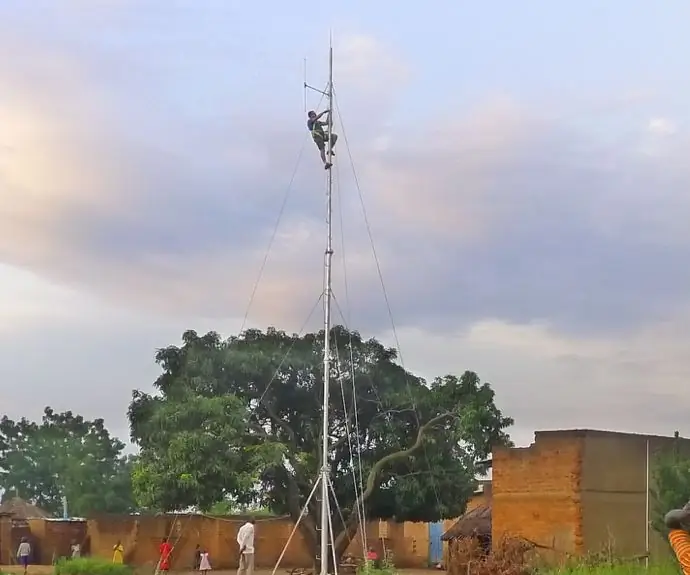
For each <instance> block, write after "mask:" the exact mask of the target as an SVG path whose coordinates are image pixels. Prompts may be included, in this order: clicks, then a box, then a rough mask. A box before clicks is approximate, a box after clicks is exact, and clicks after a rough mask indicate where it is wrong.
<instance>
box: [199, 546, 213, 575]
mask: <svg viewBox="0 0 690 575" xmlns="http://www.w3.org/2000/svg"><path fill="white" fill-rule="evenodd" d="M199 557H200V558H199V571H201V575H206V574H207V573H208V572H209V571H210V570H211V561H210V560H209V558H208V551H206V549H202V550H201V552H200V554H199Z"/></svg>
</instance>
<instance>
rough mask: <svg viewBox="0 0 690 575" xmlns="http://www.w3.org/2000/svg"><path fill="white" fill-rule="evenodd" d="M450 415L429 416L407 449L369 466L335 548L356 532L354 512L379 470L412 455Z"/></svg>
mask: <svg viewBox="0 0 690 575" xmlns="http://www.w3.org/2000/svg"><path fill="white" fill-rule="evenodd" d="M452 416H453V414H452V413H442V414H441V415H437V416H436V417H433V418H431V419H430V420H429V421H427V422H426V423H425V424H424V425H422V426H421V427H420V428H419V430H418V431H417V439H416V440H415V442H414V443H413V444H412V445H411V446H410V447H408V448H407V449H402V450H400V451H396V452H394V453H389V454H388V455H385V456H384V457H382V458H381V459H379V460H378V461H377V462H376V463H375V464H374V466H373V467H372V468H371V471H370V472H369V475H368V476H367V486H366V489H365V490H364V492H363V493H362V494H361V495H360V496H359V497H358V498H357V500H356V502H355V505H354V509H353V511H352V512H350V516H349V517H348V518H347V524H346V528H345V530H344V531H342V532H341V533H340V534H338V536H337V537H336V540H335V546H336V549H338V550H339V549H340V547H341V546H342V545H343V543H344V542H345V541H350V540H351V539H352V537H353V536H354V534H355V533H356V532H357V519H358V514H357V513H356V509H357V507H359V506H361V505H362V504H363V503H364V502H366V500H367V499H369V497H371V495H372V494H373V493H374V491H375V490H376V488H377V487H378V484H379V480H380V477H381V472H382V471H383V470H384V469H385V468H386V466H387V465H390V464H391V463H393V462H394V461H397V460H399V459H405V458H407V457H410V456H412V455H414V452H415V451H417V450H418V449H419V448H420V447H421V446H422V442H423V441H424V435H425V434H426V432H427V431H428V430H429V429H431V428H432V427H434V426H435V425H436V424H437V423H440V422H441V421H444V420H445V419H448V418H450V417H452ZM343 551H344V548H343Z"/></svg>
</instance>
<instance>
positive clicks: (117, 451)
mask: <svg viewBox="0 0 690 575" xmlns="http://www.w3.org/2000/svg"><path fill="white" fill-rule="evenodd" d="M123 449H124V444H123V443H122V442H121V441H119V440H118V439H115V438H113V437H111V436H110V434H109V433H108V430H107V429H106V428H105V426H104V424H103V420H102V419H96V420H94V421H88V420H85V419H84V418H83V417H81V416H80V415H74V414H72V412H71V411H67V412H64V413H56V412H54V411H53V410H52V409H51V408H50V407H46V408H45V410H44V413H43V418H42V421H41V423H36V422H33V421H29V420H27V419H21V420H19V421H13V420H11V419H9V418H8V417H3V418H2V420H0V485H1V486H2V488H3V490H4V492H3V498H9V497H14V496H15V495H18V496H19V497H21V498H23V499H25V500H27V501H30V502H31V503H34V504H36V505H38V506H39V507H41V508H42V509H44V510H46V511H48V512H49V513H53V514H58V513H59V512H60V510H61V509H62V497H63V495H65V496H67V500H68V502H69V507H70V511H71V513H72V514H73V515H87V514H90V513H99V512H127V511H131V510H132V507H133V498H132V489H131V480H130V472H131V468H132V462H131V460H129V459H127V458H125V457H123V455H122V451H123Z"/></svg>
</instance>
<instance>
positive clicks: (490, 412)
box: [129, 327, 512, 553]
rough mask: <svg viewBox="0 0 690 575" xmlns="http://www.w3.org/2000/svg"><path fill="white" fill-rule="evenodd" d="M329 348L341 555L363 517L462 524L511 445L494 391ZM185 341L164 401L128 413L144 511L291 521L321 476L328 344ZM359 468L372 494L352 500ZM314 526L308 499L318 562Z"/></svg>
mask: <svg viewBox="0 0 690 575" xmlns="http://www.w3.org/2000/svg"><path fill="white" fill-rule="evenodd" d="M331 338H332V342H331V344H332V345H331V347H332V349H333V350H336V351H337V350H340V351H341V352H343V353H341V354H340V356H337V355H335V353H334V357H333V360H334V361H333V363H332V366H333V367H332V373H331V374H330V375H331V379H330V381H331V384H330V388H329V389H330V410H329V418H330V429H329V436H330V437H329V440H330V446H331V450H330V458H329V461H328V465H329V469H330V479H331V483H332V485H333V489H334V491H335V494H336V496H337V500H338V503H339V505H340V508H341V511H342V513H343V517H342V518H340V516H339V514H337V516H336V517H334V522H335V524H334V530H335V532H336V533H337V534H338V535H337V537H336V539H337V541H336V547H337V551H338V552H339V553H340V552H342V551H343V550H344V549H345V547H346V546H347V543H348V540H349V538H350V537H351V536H352V535H353V534H354V532H355V531H356V528H357V524H358V521H357V509H358V508H359V507H360V504H363V505H364V508H365V510H366V513H367V516H368V517H371V518H374V517H379V518H383V519H387V518H395V519H398V520H417V521H423V520H426V521H434V520H438V519H439V518H441V517H455V516H457V515H459V514H461V513H462V512H463V511H464V509H465V504H466V501H467V499H468V498H469V496H470V495H471V493H472V491H473V488H474V475H475V472H476V464H477V462H478V461H480V460H483V459H485V458H486V457H487V456H488V454H489V453H490V451H491V446H492V445H494V444H497V443H507V442H508V436H507V435H506V434H505V432H504V429H505V428H506V427H508V426H509V425H510V424H512V420H511V419H510V418H507V417H504V416H503V415H502V413H501V412H500V410H499V409H498V408H497V407H496V405H495V404H494V392H493V390H492V389H491V387H490V386H489V385H488V384H485V383H484V384H482V383H481V382H480V380H479V378H478V377H477V375H476V374H475V373H472V372H466V373H464V374H463V375H462V377H459V378H458V377H456V376H452V375H448V376H445V377H442V378H438V379H436V380H434V381H433V382H432V383H431V385H427V384H426V383H425V382H424V381H423V380H422V379H421V378H419V377H417V376H415V375H413V374H411V373H409V372H406V371H405V370H403V369H402V367H400V365H399V364H397V363H396V351H395V350H394V349H390V348H386V347H384V346H383V345H381V344H380V343H379V342H378V341H376V340H375V339H370V340H363V339H362V338H361V336H360V335H359V333H357V332H349V331H348V330H346V329H344V328H342V327H336V328H334V329H333V331H332V334H331ZM182 339H183V345H182V346H181V347H177V346H171V347H168V348H165V349H162V350H160V351H159V352H158V354H157V357H156V360H157V362H158V363H159V364H160V366H161V367H162V374H161V375H160V376H159V377H158V379H157V381H156V382H155V384H154V385H155V388H156V389H157V392H158V393H157V394H156V395H149V394H145V393H141V392H135V393H134V396H133V399H132V403H131V405H130V410H129V419H130V425H131V434H132V439H133V440H134V441H135V442H136V443H137V444H138V445H139V446H140V447H141V456H140V457H141V458H140V461H139V462H138V464H137V468H136V471H135V475H134V487H135V492H136V496H137V498H138V500H139V502H140V503H141V504H143V505H146V506H149V507H153V508H156V509H162V510H173V509H179V508H182V507H186V506H189V505H198V506H199V507H201V508H203V509H208V508H210V507H211V506H213V504H214V503H215V502H217V501H222V500H225V499H231V500H233V501H236V502H237V503H238V504H240V505H242V504H254V505H261V506H264V507H268V508H270V509H272V510H273V511H275V512H276V513H289V514H290V515H291V516H292V517H293V518H296V517H297V516H299V514H300V512H301V510H302V507H303V506H304V504H305V501H306V499H307V496H308V494H309V493H310V491H311V488H312V486H313V482H314V480H315V478H316V477H317V474H318V471H319V469H320V468H321V461H320V447H319V446H320V442H321V440H320V435H321V419H322V414H321V411H322V410H321V401H322V400H321V398H322V389H323V343H324V334H323V332H321V333H316V334H307V335H304V336H302V337H299V336H296V335H288V334H286V333H284V332H280V331H277V330H275V329H269V330H267V331H266V332H262V331H259V330H249V331H247V332H245V333H243V334H242V335H240V336H237V337H233V338H231V339H229V340H227V341H223V340H221V338H220V336H218V334H216V333H214V332H211V333H208V334H206V335H204V336H202V337H199V336H198V335H197V334H196V333H195V332H193V331H188V332H186V333H185V334H184V335H183V338H182ZM341 383H342V386H341ZM355 408H356V409H355ZM355 416H356V418H355ZM351 446H352V449H351ZM357 446H359V449H361V452H357V449H358V448H357ZM353 450H354V454H353ZM360 459H361V469H362V478H363V483H364V492H363V494H361V495H360V499H359V501H356V498H355V486H356V485H358V484H359V481H360V477H359V476H358V472H359V470H358V469H357V473H355V470H354V468H353V460H356V461H357V462H358V463H359V460H360ZM357 467H358V466H357ZM353 476H354V477H353ZM334 508H335V504H334ZM317 519H318V505H317V502H316V501H315V500H312V501H311V505H310V507H309V509H308V516H307V517H306V519H305V520H304V521H303V522H301V523H300V527H301V529H302V534H303V536H304V538H305V541H306V542H307V544H308V545H309V546H310V547H311V548H312V550H315V548H316V524H317V522H318V521H317Z"/></svg>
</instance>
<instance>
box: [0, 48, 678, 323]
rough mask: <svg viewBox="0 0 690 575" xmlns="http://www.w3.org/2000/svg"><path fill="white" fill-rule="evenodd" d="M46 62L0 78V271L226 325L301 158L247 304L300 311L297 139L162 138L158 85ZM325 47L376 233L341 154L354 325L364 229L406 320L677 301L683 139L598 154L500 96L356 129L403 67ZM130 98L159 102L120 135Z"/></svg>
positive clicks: (315, 221) (371, 296) (269, 311)
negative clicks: (651, 151) (0, 92)
mask: <svg viewBox="0 0 690 575" xmlns="http://www.w3.org/2000/svg"><path fill="white" fill-rule="evenodd" d="M14 41H15V42H18V41H19V40H17V39H15V40H14ZM17 49H18V48H17ZM49 50H50V48H49V47H46V48H45V51H44V50H43V49H40V48H38V47H37V45H36V44H32V45H26V46H24V49H23V50H21V52H22V53H23V54H24V56H23V57H22V59H20V60H18V61H3V63H2V64H0V77H2V79H3V84H6V85H9V86H12V90H11V91H10V92H9V95H6V96H5V99H4V101H3V102H2V106H1V107H0V120H1V121H2V122H3V125H4V126H5V127H6V129H5V133H4V141H5V145H6V146H9V147H10V148H11V150H10V151H6V152H5V153H4V154H3V162H2V169H1V171H0V177H1V178H2V182H3V188H2V192H1V193H2V195H3V197H4V198H6V199H8V200H9V199H11V201H5V202H4V203H3V207H2V208H0V223H1V224H2V226H1V228H0V229H1V231H0V256H2V258H3V260H4V261H5V262H7V263H9V264H12V265H20V266H24V267H26V268H28V269H31V270H33V271H34V272H36V273H39V274H42V275H44V276H45V277H48V278H51V279H53V280H55V281H59V282H64V283H69V284H70V285H72V286H74V287H81V288H84V289H89V290H91V291H93V292H94V293H97V294H100V295H101V296H102V297H106V298H110V299H111V300H112V301H123V302H127V305H131V306H135V307H136V306H139V307H140V308H145V309H156V310H158V311H160V312H162V313H167V314H172V315H175V314H178V313H188V314H201V315H205V316H209V317H232V316H240V317H241V316H242V315H244V312H245V311H246V305H247V301H248V298H249V294H250V293H251V292H252V290H253V287H254V285H255V282H256V279H257V274H258V268H259V266H260V262H261V261H262V260H263V257H264V256H265V250H266V247H267V245H268V243H269V240H270V238H271V236H272V234H273V233H274V225H275V218H276V215H277V211H278V206H279V204H280V203H281V201H282V198H283V197H284V194H285V189H286V186H287V184H288V181H289V175H290V174H291V173H292V172H293V171H294V169H295V164H294V162H295V160H296V156H297V155H298V151H299V149H300V146H306V147H305V148H303V154H302V158H301V161H300V162H299V163H298V166H297V171H296V175H295V178H294V181H293V182H292V186H291V188H292V189H291V192H290V194H289V198H288V202H287V205H286V210H285V212H284V213H283V216H282V219H281V222H280V227H279V228H278V230H277V232H278V233H277V236H276V241H275V242H274V244H273V245H272V247H271V250H270V253H269V258H268V262H267V266H266V268H265V273H264V275H263V277H262V278H261V282H260V284H259V286H258V290H257V295H256V298H255V302H254V305H253V307H252V310H251V313H252V315H251V317H252V319H253V320H255V321H258V322H260V323H267V322H270V323H277V324H278V325H281V324H283V323H286V322H292V323H299V322H300V321H301V320H302V319H303V318H304V317H306V314H307V313H308V310H309V309H311V307H312V306H313V303H314V301H315V300H316V298H317V297H318V295H319V291H320V287H321V283H322V279H321V278H322V270H321V259H322V255H321V254H322V251H323V241H324V236H323V234H324V225H323V200H322V198H323V189H324V187H323V184H324V180H323V177H324V176H323V172H320V171H319V164H318V157H317V154H316V151H315V150H314V149H313V146H312V143H311V142H310V141H309V139H308V135H306V134H305V133H304V132H303V131H301V130H297V129H295V127H291V126H290V125H289V124H288V123H287V122H286V120H285V119H283V118H279V117H277V116H271V115H270V114H269V115H268V116H264V115H260V116H256V115H253V114H250V115H249V116H247V115H240V114H239V113H238V111H232V112H231V113H229V114H228V113H227V111H224V112H223V114H224V115H223V116H222V118H221V119H214V121H209V120H208V119H206V118H198V117H194V116H184V115H183V116H180V117H177V118H173V119H172V121H168V122H167V124H166V122H165V121H164V118H165V119H169V118H170V115H169V114H170V110H169V106H170V105H172V102H171V101H168V100H166V95H165V94H163V93H161V92H156V90H160V88H159V87H156V86H155V85H146V84H143V87H144V88H145V90H144V91H143V92H142V91H141V90H142V84H139V83H138V82H139V80H138V81H137V82H135V83H134V84H133V86H132V87H131V90H130V91H128V90H127V84H124V85H120V86H119V89H118V90H117V91H115V92H111V91H110V90H107V89H104V88H100V89H99V87H98V86H94V84H93V82H94V78H101V77H106V76H107V74H108V70H107V69H102V68H101V69H99V71H98V73H96V72H94V68H93V63H92V61H91V60H90V59H86V60H80V59H79V58H78V57H76V55H74V54H70V53H69V52H68V51H67V48H64V49H63V51H62V52H61V51H60V50H58V51H53V52H49ZM336 51H337V54H338V58H339V60H338V66H339V68H340V70H341V71H342V74H343V77H344V78H346V79H347V82H345V83H344V85H345V86H348V87H349V88H346V89H345V90H344V94H343V96H342V102H343V110H344V112H345V113H348V117H347V120H348V125H347V127H348V129H349V131H350V133H351V134H352V133H354V134H355V136H354V137H353V140H352V142H351V145H352V147H351V149H350V150H349V151H351V152H352V153H353V155H354V159H355V162H356V173H357V176H358V180H357V181H358V182H359V184H361V189H360V191H361V192H362V193H363V195H364V197H365V202H366V206H367V210H368V215H369V223H370V224H371V225H372V229H371V230H368V229H367V227H366V225H365V224H364V221H363V219H362V214H361V206H360V202H359V196H358V193H357V189H356V186H355V181H354V178H353V173H352V170H351V167H350V165H349V157H348V149H347V148H346V147H345V146H344V143H345V142H344V140H343V143H342V144H341V145H340V154H339V156H338V170H337V173H336V184H337V185H336V188H337V193H338V200H339V204H337V206H336V207H337V210H336V215H335V219H336V222H335V224H336V235H335V237H336V254H337V257H342V253H343V252H345V257H346V259H347V268H348V269H347V273H348V280H349V285H348V291H349V294H350V296H351V298H350V299H351V303H352V312H351V314H352V315H351V317H352V318H353V321H357V322H358V324H361V325H362V327H363V328H368V329H374V330H380V329H383V328H385V326H386V325H388V323H389V322H388V319H387V312H386V305H385V301H384V298H383V297H382V295H381V287H380V285H379V280H378V272H377V269H376V266H375V262H374V260H373V257H372V250H371V245H370V241H369V236H368V233H369V232H370V231H371V232H372V233H373V235H374V239H375V241H376V243H375V245H376V248H377V250H378V255H379V257H380V262H381V263H382V266H383V272H384V277H385V279H386V284H387V286H388V288H389V291H390V293H391V295H390V299H391V301H392V303H393V309H394V312H395V316H396V318H397V319H398V321H399V322H401V323H402V324H403V325H423V326H425V327H427V328H434V329H454V327H455V326H457V325H461V324H463V323H466V322H475V321H479V320H481V319H482V318H484V317H486V316H487V314H493V315H495V316H497V317H501V318H504V319H506V320H509V321H515V322H525V321H530V320H532V319H534V318H538V319H539V318H549V319H550V320H551V321H553V322H554V323H555V324H556V325H558V326H559V327H561V328H564V329H567V330H571V331H576V332H578V331H579V332H581V331H587V330H594V331H596V330H599V329H618V328H621V327H625V326H627V325H636V324H638V323H640V322H644V321H646V320H648V319H650V318H651V319H654V320H658V319H660V318H661V317H663V316H664V314H669V313H672V311H673V309H674V306H676V305H678V304H680V303H682V302H683V301H685V297H686V296H685V294H686V293H687V291H688V288H689V287H690V272H688V271H686V270H684V268H683V267H682V266H677V265H676V262H677V261H682V260H683V259H684V258H687V256H688V255H689V254H688V250H689V248H690V243H689V241H688V240H689V238H688V236H687V232H686V226H685V222H686V215H687V214H688V208H689V207H690V206H689V205H688V201H687V199H686V195H685V193H684V190H685V189H687V184H688V183H689V182H690V174H688V172H687V170H684V169H683V168H682V167H681V165H680V164H678V163H677V162H676V158H677V157H678V154H679V153H680V151H681V150H684V149H685V148H684V144H683V140H682V139H679V140H678V141H677V144H676V145H677V148H671V149H670V150H668V149H667V150H665V152H664V153H663V154H656V155H654V156H649V155H648V154H647V155H646V154H644V153H643V152H642V151H641V149H642V148H641V146H642V144H643V143H644V142H645V141H646V140H645V139H644V138H645V135H644V133H643V132H642V131H640V132H639V133H636V134H632V135H629V136H627V139H624V140H621V139H615V140H614V142H613V143H611V141H610V140H606V139H603V138H601V137H598V136H597V134H594V133H591V132H590V131H588V130H586V129H575V128H573V127H572V126H571V125H570V124H568V123H566V122H564V121H563V119H562V118H559V116H558V115H555V116H554V115H545V114H540V113H539V112H537V111H535V110H532V109H530V108H529V107H528V106H526V105H524V104H520V103H519V102H516V101H514V100H511V99H510V98H507V97H497V98H493V99H489V100H487V101H486V102H485V103H483V104H482V105H480V106H478V107H476V108H474V109H469V110H463V109H460V108H458V109H456V110H450V111H448V110H444V111H443V113H442V114H438V115H437V116H433V117H430V118H427V121H425V122H424V123H423V124H420V125H419V126H418V127H416V128H415V127H412V126H405V125H399V124H398V125H389V124H388V119H387V117H386V115H385V113H382V114H378V113H377V114H376V115H375V118H376V119H375V122H374V123H373V124H372V122H370V121H369V120H370V119H371V115H365V116H362V115H361V114H360V113H359V111H361V110H366V108H367V107H368V106H370V105H371V103H373V102H374V101H376V99H375V98H374V93H375V92H377V90H378V92H377V94H376V97H379V96H380V97H389V96H390V95H391V94H392V93H393V89H394V88H395V89H398V88H401V87H404V86H405V83H406V82H408V81H409V79H410V78H411V72H410V70H409V69H407V67H406V66H405V65H404V64H403V63H401V62H400V61H399V60H397V59H396V58H395V57H394V56H393V55H391V51H390V50H389V49H387V48H386V47H385V46H383V45H381V44H380V43H378V42H377V41H376V40H374V39H373V38H369V37H364V36H357V35H354V36H352V37H349V38H345V39H344V40H343V41H342V42H341V44H340V45H338V46H336ZM115 55H116V54H113V53H108V52H107V51H106V53H105V55H104V56H103V58H104V62H106V63H108V62H111V61H112V60H113V58H114V56H115ZM91 57H93V54H92V55H91ZM145 57H146V51H145V50H144V51H143V52H142V60H143V61H145ZM106 86H107V84H106ZM352 86H356V87H357V90H353V89H352V88H351V87H352ZM348 90H349V92H348ZM142 93H143V94H144V95H146V94H156V97H157V98H158V99H159V100H160V102H161V106H160V108H159V109H158V108H149V109H147V110H146V113H147V117H148V119H147V120H146V121H145V122H143V123H141V124H137V125H136V128H133V122H134V121H136V120H137V119H139V118H142V117H143V115H144V114H143V112H144V111H143V110H142V109H141V105H140V100H141V96H142ZM146 99H150V98H149V97H148V96H147V98H146ZM346 104H347V105H348V106H352V107H351V108H346V106H345V105H346ZM350 109H352V110H354V111H355V113H354V114H353V115H352V116H350V115H349V110H350ZM350 117H352V119H353V123H352V125H350V123H349V119H350ZM657 123H658V122H657ZM337 128H338V129H342V124H340V123H339V124H338V126H337ZM346 135H347V134H346ZM340 210H342V213H343V221H344V222H345V228H346V229H345V232H344V238H345V244H344V245H340V243H341V242H340V235H341V233H340V229H339V226H340V221H339V219H340ZM337 265H338V266H339V267H340V268H341V267H342V266H341V264H337ZM640 269H648V270H651V272H652V273H647V274H640ZM336 276H337V277H338V284H337V287H336V289H337V292H338V294H339V295H340V296H341V297H342V298H344V294H343V292H344V290H345V287H344V285H343V279H342V277H343V276H342V274H341V273H338V274H336Z"/></svg>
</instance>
